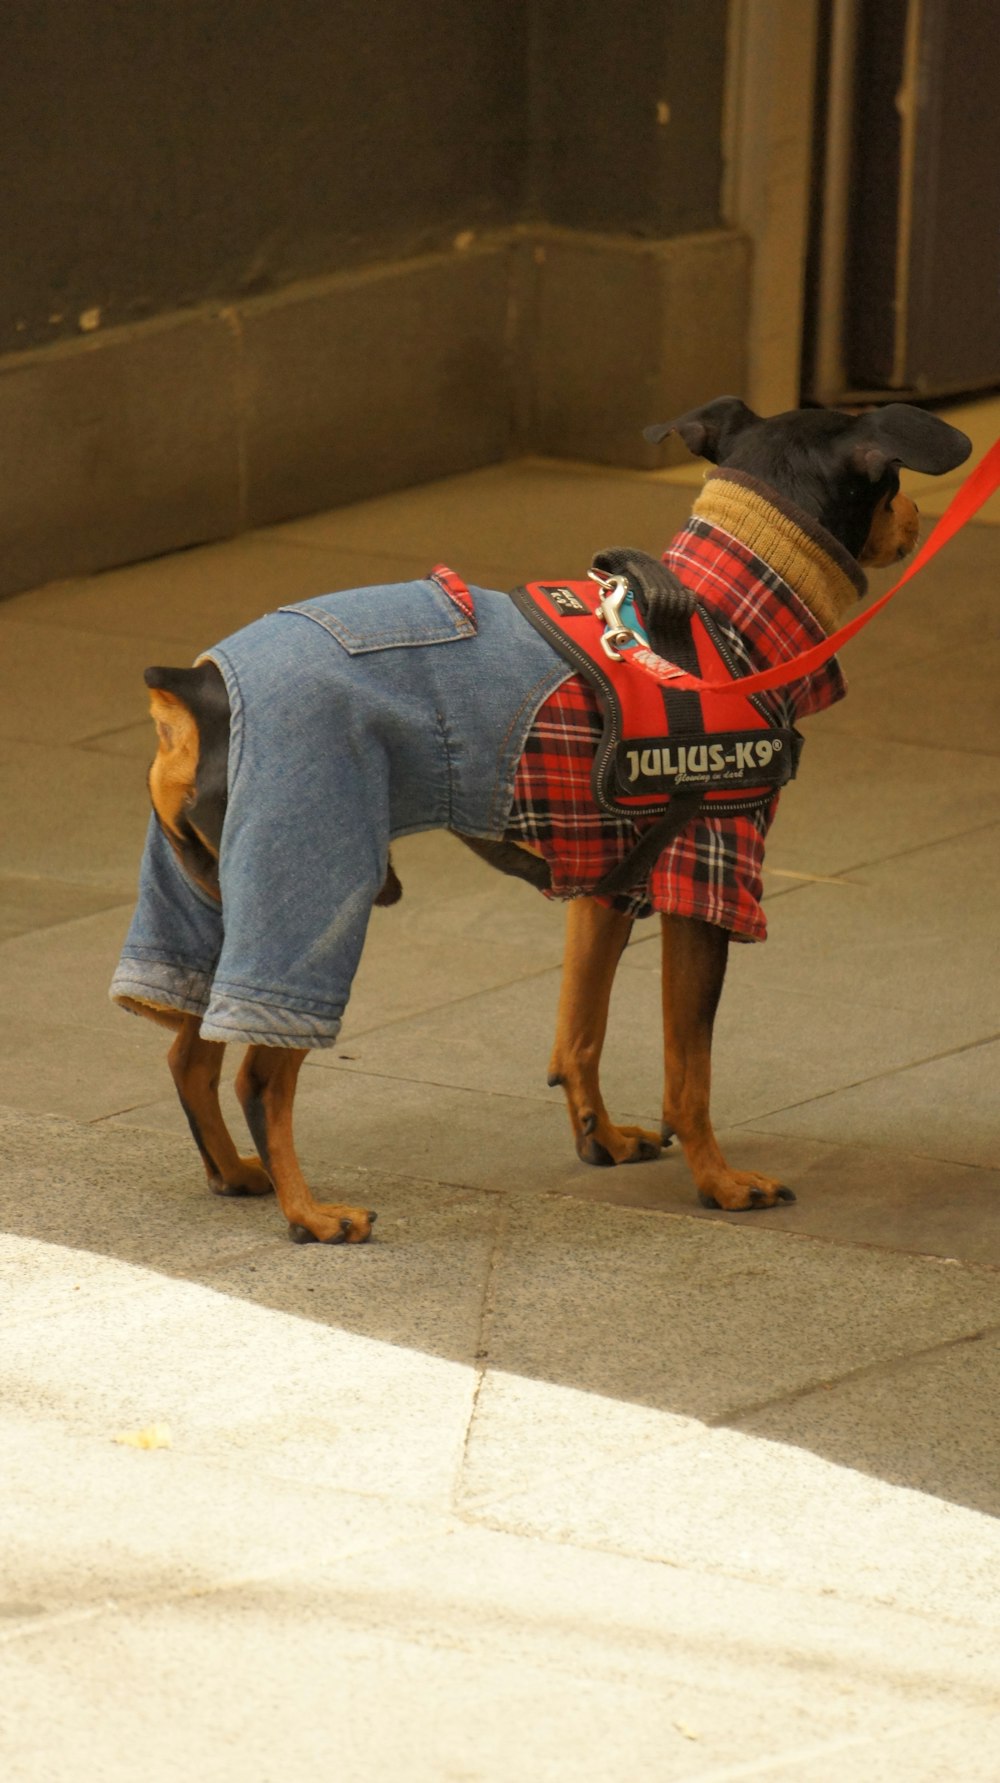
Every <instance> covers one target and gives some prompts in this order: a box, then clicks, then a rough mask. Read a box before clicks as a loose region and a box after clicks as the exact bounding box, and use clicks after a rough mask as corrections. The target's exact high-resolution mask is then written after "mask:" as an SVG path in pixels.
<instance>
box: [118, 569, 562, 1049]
mask: <svg viewBox="0 0 1000 1783" xmlns="http://www.w3.org/2000/svg"><path fill="white" fill-rule="evenodd" d="M472 594H473V599H474V602H475V608H476V618H475V620H474V621H473V620H470V619H468V618H467V617H466V616H465V615H464V614H463V613H462V612H461V611H460V609H459V607H457V606H456V605H455V603H454V602H453V601H452V600H451V599H450V598H449V596H448V595H447V594H446V593H445V592H444V591H443V590H442V589H441V588H440V587H439V585H438V584H437V583H436V582H433V581H429V580H428V581H424V582H403V583H397V584H394V585H390V586H387V587H377V588H363V589H350V590H348V591H346V592H344V593H340V594H329V595H322V596H320V597H319V598H318V599H317V600H311V601H304V602H303V603H302V604H301V605H299V606H295V607H283V608H281V609H280V611H278V612H276V613H271V614H268V615H267V617H266V618H264V619H261V620H258V621H257V622H256V623H255V624H254V625H250V626H247V627H246V629H245V630H243V631H240V632H237V633H235V635H234V636H233V637H230V638H227V639H226V640H225V642H224V643H222V644H219V645H217V646H216V647H215V648H214V649H212V650H209V651H206V652H205V655H206V656H207V657H208V658H209V659H210V660H211V661H213V662H214V663H216V664H217V666H218V668H219V669H220V671H221V673H222V675H223V677H224V679H225V682H226V687H227V690H228V693H229V703H230V713H231V729H230V743H229V776H228V805H227V810H226V820H225V824H224V827H223V834H222V849H221V854H220V858H219V883H220V888H221V892H222V904H221V908H220V906H219V905H218V904H216V903H214V902H213V900H212V899H211V898H209V897H208V896H207V895H206V894H205V893H204V892H202V891H201V890H200V889H199V888H198V887H197V886H196V885H194V884H193V883H192V881H191V880H190V879H189V878H188V876H187V874H186V873H185V872H184V870H183V869H182V867H181V866H180V865H179V863H178V861H177V860H176V858H175V856H174V854H173V851H172V849H171V847H170V845H169V843H168V842H167V841H166V839H165V837H164V835H163V833H162V831H161V830H160V827H159V825H158V824H157V822H156V821H155V819H153V820H151V822H150V826H149V831H148V834H147V837H146V847H145V852H144V854H143V858H142V867H141V872H140V879H139V902H138V905H137V908H136V911H135V915H134V917H133V919H132V925H131V928H130V929H129V932H128V936H127V938H126V941H125V945H124V948H123V950H122V957H121V960H120V962H119V965H118V968H117V970H116V972H115V975H114V979H113V981H112V986H111V995H112V997H113V998H114V999H115V1000H116V1001H129V1002H131V1003H133V1004H135V1003H139V1004H146V1005H152V1006H153V1007H156V1008H160V1009H170V1010H179V1011H182V1012H184V1013H187V1014H191V1015H199V1016H201V1018H202V1033H203V1035H204V1036H205V1038H206V1039H209V1040H223V1041H227V1040H238V1041H243V1042H249V1043H257V1044H261V1045H267V1046H288V1047H315V1046H332V1045H333V1043H334V1041H335V1040H336V1038H337V1034H338V1032H339V1029H340V1025H341V1020H342V1018H343V1013H344V1009H345V1007H346V1004H347V1000H348V997H349V995H350V989H351V984H352V981H353V979H354V974H355V972H356V970H357V966H358V961H359V960H360V958H361V950H362V947H363V945H364V939H365V933H366V930H367V927H368V917H369V913H370V911H371V907H372V903H373V901H374V898H375V897H376V895H377V893H378V892H379V890H380V889H381V887H382V884H383V882H384V880H385V874H386V864H387V859H388V851H389V844H390V841H391V840H392V839H393V838H394V837H397V836H404V835H407V834H409V833H410V832H412V831H414V830H428V829H452V830H458V831H460V832H462V833H463V834H465V835H470V836H484V837H499V836H501V835H502V834H503V830H504V826H505V823H506V819H507V814H508V812H509V810H510V805H511V799H512V795H513V786H514V776H515V773H516V771H517V764H518V762H519V760H520V757H521V754H522V752H523V749H524V743H525V739H526V737H527V734H528V731H529V729H530V728H531V724H532V722H533V720H534V717H535V714H536V712H537V710H538V708H539V706H540V705H541V704H542V702H543V700H545V699H547V698H548V696H549V694H550V693H552V691H553V690H554V688H556V687H557V686H558V685H559V683H560V682H561V681H563V680H565V679H566V677H567V675H568V674H569V673H570V670H569V668H568V666H567V664H566V663H565V662H564V661H563V660H562V658H561V657H559V656H557V655H556V653H555V651H554V650H553V649H552V648H551V646H550V645H548V644H547V643H546V642H545V640H544V639H543V638H541V637H540V636H539V635H538V634H537V633H536V632H535V631H534V630H533V628H532V627H531V626H530V625H529V624H528V623H527V621H526V620H524V619H523V618H522V617H521V616H520V614H519V613H518V612H517V611H516V609H515V607H514V606H513V604H512V602H511V601H510V600H509V599H508V598H507V596H506V595H503V594H498V593H496V592H495V591H494V590H491V589H473V590H472Z"/></svg>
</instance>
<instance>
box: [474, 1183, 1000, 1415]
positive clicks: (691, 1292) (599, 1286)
mask: <svg viewBox="0 0 1000 1783" xmlns="http://www.w3.org/2000/svg"><path fill="white" fill-rule="evenodd" d="M492 1298H493V1304H494V1308H495V1310H494V1313H493V1316H492V1319H491V1323H490V1328H489V1333H488V1339H487V1340H486V1341H487V1342H488V1353H489V1359H490V1363H491V1365H492V1366H495V1367H498V1368H502V1369H504V1370H505V1371H506V1372H507V1373H515V1374H525V1375H528V1376H530V1377H532V1378H537V1379H541V1380H549V1381H557V1382H560V1383H562V1384H564V1385H568V1386H575V1387H578V1388H583V1389H584V1390H585V1391H587V1392H591V1393H599V1394H602V1395H603V1396H605V1397H609V1398H612V1399H622V1398H624V1399H629V1400H632V1401H636V1402H638V1403H641V1404H646V1405H656V1406H659V1407H660V1408H661V1409H663V1410H665V1411H668V1412H669V1413H670V1414H671V1416H680V1417H688V1418H691V1417H693V1418H699V1419H702V1420H713V1421H714V1420H718V1419H723V1418H726V1419H728V1418H731V1417H733V1416H735V1415H736V1414H737V1413H738V1412H740V1411H741V1410H742V1411H746V1410H748V1409H750V1408H753V1407H758V1406H761V1405H764V1404H767V1403H771V1402H774V1401H778V1400H782V1399H785V1398H786V1397H787V1396H788V1395H789V1394H791V1393H800V1392H802V1391H803V1390H804V1389H806V1388H811V1387H814V1386H816V1385H817V1384H818V1383H819V1382H821V1381H829V1380H835V1379H840V1378H843V1377H844V1376H846V1375H849V1374H851V1373H853V1372H854V1371H856V1370H858V1369H860V1368H867V1367H870V1366H873V1365H874V1364H876V1363H885V1362H886V1361H889V1360H892V1359H895V1358H899V1357H901V1356H905V1355H911V1354H913V1353H915V1352H917V1351H922V1350H926V1349H929V1348H932V1347H934V1346H936V1345H939V1344H943V1343H950V1342H954V1341H956V1340H957V1339H959V1338H961V1337H968V1336H971V1335H972V1334H974V1333H976V1332H980V1331H982V1330H984V1329H985V1328H988V1327H989V1326H991V1325H1000V1279H998V1278H997V1276H996V1275H995V1274H994V1273H993V1272H992V1271H988V1270H982V1271H979V1270H974V1269H970V1268H968V1267H964V1268H963V1267H955V1266H951V1265H948V1264H946V1263H941V1262H937V1261H932V1260H925V1259H922V1258H911V1257H899V1256H894V1255H887V1254H885V1253H883V1252H874V1251H867V1250H861V1249H858V1250H855V1249H850V1250H847V1249H842V1248H841V1247H839V1246H835V1245H826V1244H818V1243H815V1242H813V1241H811V1240H808V1239H798V1240H795V1239H791V1240H790V1239H788V1238H787V1237H783V1236H782V1235H781V1234H780V1233H778V1232H775V1231H771V1230H767V1229H765V1228H763V1227H754V1226H753V1225H752V1224H747V1225H745V1226H741V1227H736V1226H733V1225H725V1224H722V1223H716V1222H700V1221H697V1220H691V1219H685V1218H679V1217H677V1216H669V1215H665V1216H656V1215H645V1216H644V1215H642V1214H639V1213H634V1212H631V1211H627V1212H626V1211H625V1210H621V1209H615V1208H607V1207H595V1206H587V1205H585V1204H583V1203H581V1202H579V1201H575V1200H569V1199H561V1198H555V1197H549V1198H545V1199H534V1198H532V1197H528V1196H525V1197H523V1198H521V1200H520V1202H519V1205H518V1209H517V1217H516V1219H515V1218H514V1217H513V1216H511V1218H510V1220H509V1223H508V1224H507V1225H506V1226H505V1228H504V1231H503V1234H502V1249H501V1251H500V1253H499V1255H498V1257H497V1261H496V1264H495V1268H494V1276H493V1285H492Z"/></svg>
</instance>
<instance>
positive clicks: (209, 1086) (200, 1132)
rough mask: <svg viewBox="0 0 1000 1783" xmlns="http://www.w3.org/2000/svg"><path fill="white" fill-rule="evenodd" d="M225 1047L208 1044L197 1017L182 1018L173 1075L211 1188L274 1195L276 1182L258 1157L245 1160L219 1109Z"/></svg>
mask: <svg viewBox="0 0 1000 1783" xmlns="http://www.w3.org/2000/svg"><path fill="white" fill-rule="evenodd" d="M225 1050H226V1048H225V1045H224V1044H223V1042H222V1041H221V1040H203V1039H202V1036H201V1022H200V1020H199V1018H198V1017H197V1016H196V1015H185V1016H182V1017H181V1018H180V1022H179V1025H178V1028H177V1037H176V1039H175V1041H174V1043H173V1045H172V1047H171V1048H170V1051H169V1053H168V1054H167V1061H168V1063H169V1065H170V1075H171V1077H172V1078H173V1080H174V1084H175V1085H176V1089H177V1094H178V1096H179V1097H180V1102H181V1107H182V1108H183V1110H184V1113H185V1114H186V1115H187V1119H188V1126H189V1127H190V1128H191V1137H192V1138H193V1140H194V1142H195V1145H196V1146H197V1147H198V1150H199V1152H200V1153H201V1161H202V1163H203V1164H204V1166H205V1175H206V1176H207V1177H208V1186H209V1188H210V1189H213V1190H214V1191H215V1193H216V1194H217V1195H269V1194H270V1193H271V1179H270V1177H269V1176H268V1174H267V1171H266V1170H263V1169H262V1168H261V1163H260V1159H259V1158H241V1157H240V1155H239V1152H238V1151H237V1150H236V1147H235V1145H234V1144H233V1141H232V1138H231V1136H230V1132H229V1129H228V1127H227V1126H226V1123H225V1120H224V1119H223V1115H222V1109H221V1108H220V1107H219V1076H220V1073H221V1071H222V1057H223V1054H224V1053H225Z"/></svg>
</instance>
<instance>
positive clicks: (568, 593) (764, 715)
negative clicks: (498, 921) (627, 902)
mask: <svg viewBox="0 0 1000 1783" xmlns="http://www.w3.org/2000/svg"><path fill="white" fill-rule="evenodd" d="M511 599H512V600H513V601H514V604H515V605H516V607H517V608H518V611H519V612H521V613H523V615H524V617H525V618H526V619H527V620H529V621H530V623H531V624H532V625H533V626H534V627H535V629H536V630H537V631H539V632H540V633H541V634H542V636H543V637H544V638H546V639H547V640H548V642H549V643H550V644H552V646H553V647H554V648H555V649H556V650H557V651H558V652H559V654H560V655H561V656H563V657H564V658H565V660H566V661H567V662H568V663H569V664H570V666H571V667H572V668H573V669H574V670H575V671H576V672H577V673H578V674H580V675H582V676H583V677H584V679H585V680H586V681H587V682H588V683H589V685H590V686H591V687H592V689H593V690H594V692H595V694H596V696H597V701H598V705H599V708H600V711H601V716H602V719H603V732H602V736H601V740H600V743H599V744H598V748H597V751H596V754H595V756H594V766H593V770H592V777H591V783H592V789H593V793H594V798H595V800H596V802H597V804H598V805H599V806H600V808H601V810H603V811H605V812H607V813H608V814H609V815H611V816H614V817H631V818H633V819H637V818H646V817H661V818H662V817H665V816H666V814H667V812H668V810H670V809H671V808H672V807H674V806H676V805H677V804H679V803H680V801H681V800H682V799H683V803H684V810H685V815H684V817H683V819H682V820H681V823H678V824H677V825H676V828H680V827H682V823H684V822H687V821H688V818H689V817H690V816H691V815H692V814H693V811H694V810H695V809H697V808H698V806H699V805H700V804H702V803H704V807H705V810H706V814H710V815H712V816H714V817H724V816H732V815H735V814H738V813H749V812H752V811H756V810H759V809H761V808H762V807H763V806H764V805H767V804H769V803H770V801H771V800H772V799H773V797H774V795H775V792H776V791H777V789H778V788H779V787H781V786H784V785H785V784H786V783H787V782H788V781H789V780H791V779H792V778H793V777H794V775H795V772H796V769H797V767H798V762H799V756H800V753H801V748H802V738H801V737H800V735H799V733H798V731H796V730H794V729H791V728H789V727H786V726H782V725H779V724H778V723H777V722H776V721H775V720H774V718H773V717H772V716H771V714H770V712H769V711H768V708H767V706H766V705H765V704H764V702H763V701H762V700H760V699H759V698H754V697H752V696H750V697H748V696H747V695H745V694H743V693H742V692H741V690H740V685H739V683H740V673H741V668H740V665H739V664H738V663H737V662H736V661H735V660H734V658H733V656H732V652H731V650H730V647H729V645H728V643H727V641H726V638H725V636H724V634H723V632H722V631H721V630H720V628H719V627H718V626H717V625H716V623H715V621H714V620H713V619H712V617H711V615H710V614H709V613H707V612H706V611H705V609H704V608H702V607H695V608H694V610H693V612H692V613H690V614H689V615H686V616H684V617H683V618H682V619H679V620H678V622H677V623H676V624H675V625H673V626H672V627H671V633H672V635H671V640H670V651H671V660H670V661H669V662H668V661H666V660H664V659H663V658H661V657H658V656H655V655H654V653H653V652H652V651H650V649H649V647H648V644H647V642H646V640H645V638H644V636H643V635H642V631H641V626H639V625H638V623H637V622H636V620H635V617H634V615H633V616H632V617H631V619H630V622H629V625H628V626H623V627H622V628H621V630H619V631H617V632H616V633H615V634H614V637H613V643H614V648H609V645H608V640H607V638H606V635H605V630H606V628H605V621H604V616H603V615H602V614H601V613H600V612H599V611H598V608H599V606H600V603H601V600H602V590H601V588H600V587H599V586H598V585H597V584H596V583H595V582H594V581H591V580H587V581H584V582H560V583H555V582H529V583H527V584H525V586H524V587H522V588H516V589H514V590H513V592H512V595H511ZM643 657H646V658H647V659H649V660H650V661H651V662H652V663H655V664H656V665H657V666H658V668H659V670H660V671H661V672H660V673H658V674H656V675H654V674H652V673H650V672H648V671H647V669H646V668H644V667H643V665H642V658H643ZM706 682H709V683H711V684H712V685H710V686H707V687H706V686H705V683H706ZM720 682H721V685H720V684H719V683H720ZM672 832H673V826H672ZM652 833H653V832H650V834H651V835H652ZM667 839H668V840H669V837H668V838H667ZM663 846H665V843H662V844H661V848H662V847H663ZM653 858H654V859H655V855H654V856H653ZM631 883H634V879H633V880H632V881H631Z"/></svg>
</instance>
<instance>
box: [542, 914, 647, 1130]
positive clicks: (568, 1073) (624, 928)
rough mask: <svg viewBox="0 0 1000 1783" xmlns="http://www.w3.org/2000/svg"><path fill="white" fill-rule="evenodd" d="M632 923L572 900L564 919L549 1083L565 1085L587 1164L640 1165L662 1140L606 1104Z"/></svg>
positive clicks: (629, 919) (570, 1112)
mask: <svg viewBox="0 0 1000 1783" xmlns="http://www.w3.org/2000/svg"><path fill="white" fill-rule="evenodd" d="M631 927H632V919H631V917H629V916H626V915H624V914H623V912H622V911H620V910H611V909H609V908H608V906H607V905H606V904H601V903H599V902H598V900H597V899H596V898H574V899H573V900H572V902H571V904H570V906H569V909H568V912H567V918H566V953H565V957H564V960H563V975H562V984H561V986H560V991H559V1016H558V1020H557V1023H556V1039H555V1046H554V1047H553V1050H552V1058H551V1060H550V1062H549V1082H550V1084H557V1083H558V1084H562V1087H563V1089H564V1090H565V1092H566V1101H567V1103H568V1105H569V1118H570V1120H571V1121H572V1123H573V1135H574V1138H575V1140H576V1149H577V1153H578V1155H579V1156H580V1157H581V1158H582V1159H583V1161H584V1163H585V1164H636V1163H644V1162H645V1161H646V1160H647V1159H649V1158H656V1157H658V1156H659V1152H660V1142H659V1139H658V1137H657V1135H656V1134H655V1133H648V1132H646V1131H645V1129H644V1128H642V1127H616V1126H614V1125H613V1124H612V1122H611V1120H610V1119H609V1118H608V1112H607V1109H606V1108H605V1106H604V1103H603V1101H602V1099H601V1086H600V1079H599V1073H600V1064H601V1049H602V1047H603V1045H604V1035H605V1031H606V1029H607V1025H608V1007H609V1005H610V1002H611V987H612V984H613V983H614V977H615V971H616V969H617V966H618V961H619V960H620V958H621V955H622V950H623V948H624V946H625V943H626V941H627V940H628V938H629V931H630V929H631Z"/></svg>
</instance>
